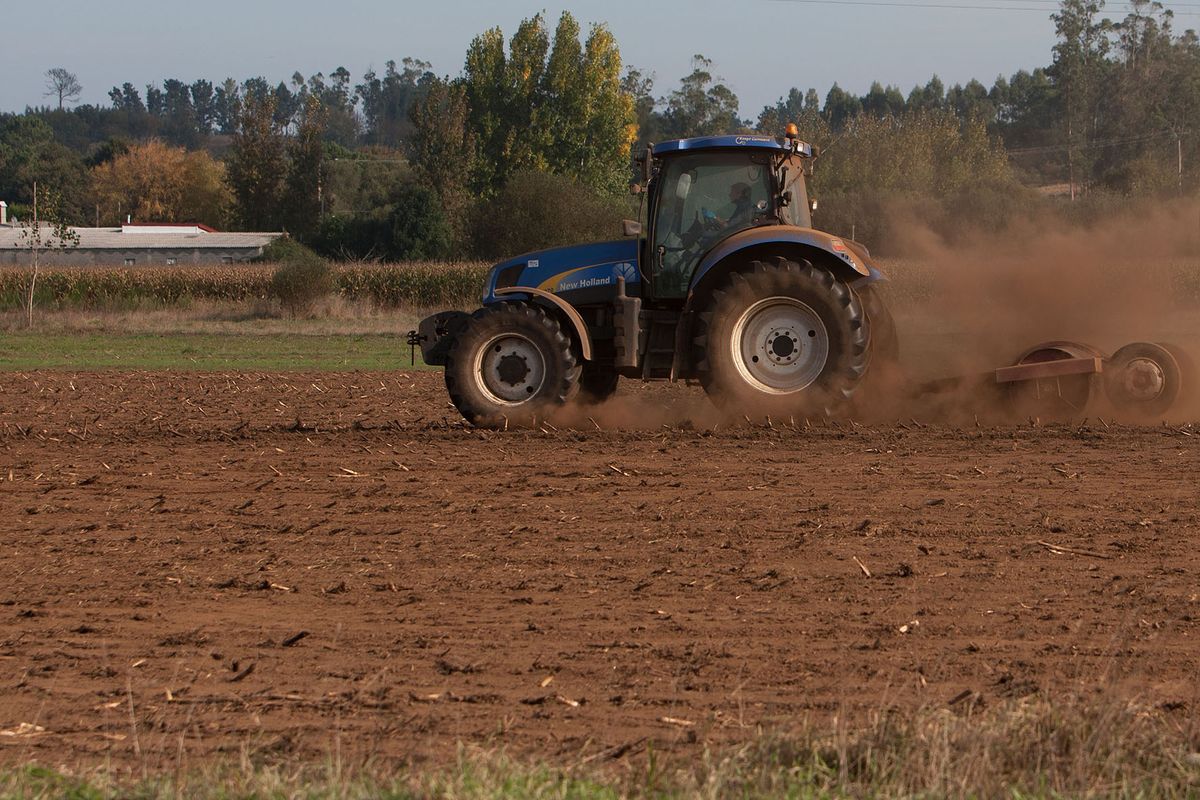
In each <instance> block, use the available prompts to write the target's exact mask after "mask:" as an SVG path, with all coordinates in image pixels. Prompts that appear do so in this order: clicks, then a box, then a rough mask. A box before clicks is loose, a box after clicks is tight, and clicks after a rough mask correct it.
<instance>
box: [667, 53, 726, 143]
mask: <svg viewBox="0 0 1200 800" xmlns="http://www.w3.org/2000/svg"><path fill="white" fill-rule="evenodd" d="M712 64H713V62H712V61H710V60H709V59H707V58H705V57H704V56H702V55H699V54H697V55H694V56H692V72H691V74H690V75H688V76H687V77H686V78H684V79H683V80H682V81H680V85H679V88H678V89H676V90H675V91H673V92H671V94H670V95H668V97H667V111H666V121H667V128H668V133H669V134H670V135H672V136H678V137H685V136H704V135H709V134H717V133H732V132H734V131H736V130H738V129H739V128H741V125H742V123H741V120H740V119H738V98H737V95H736V94H734V93H733V90H732V89H730V88H729V87H728V86H726V85H725V84H724V83H722V82H721V81H719V80H717V79H715V78H714V77H713V74H712V72H710V70H711V69H712Z"/></svg>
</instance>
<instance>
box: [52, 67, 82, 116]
mask: <svg viewBox="0 0 1200 800" xmlns="http://www.w3.org/2000/svg"><path fill="white" fill-rule="evenodd" d="M81 94H83V86H82V85H81V84H80V83H79V79H78V78H76V77H75V74H74V73H71V72H68V71H67V70H65V69H63V68H62V67H55V68H54V69H48V70H46V97H58V110H59V111H62V110H63V104H64V103H66V102H75V101H76V100H78V99H79V96H80V95H81Z"/></svg>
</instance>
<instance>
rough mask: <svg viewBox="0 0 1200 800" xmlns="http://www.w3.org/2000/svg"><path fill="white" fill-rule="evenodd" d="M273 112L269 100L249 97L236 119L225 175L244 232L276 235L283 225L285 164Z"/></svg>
mask: <svg viewBox="0 0 1200 800" xmlns="http://www.w3.org/2000/svg"><path fill="white" fill-rule="evenodd" d="M275 108H276V104H275V100H274V98H273V97H271V96H266V97H261V98H260V97H257V96H255V95H248V96H247V97H245V98H243V100H242V103H241V107H240V111H239V113H238V115H237V117H238V132H237V134H235V135H234V137H233V147H232V148H231V149H230V153H229V161H228V163H227V172H228V180H229V186H230V188H231V189H232V190H233V197H234V215H235V217H236V218H237V221H238V224H239V225H240V226H241V228H242V229H243V230H253V231H277V230H279V229H280V227H281V224H282V221H283V220H282V215H281V213H280V211H281V208H280V196H281V193H282V189H283V182H284V178H285V176H286V174H287V161H286V158H285V153H284V142H283V137H282V136H281V135H280V132H279V127H278V125H277V123H276V122H275V118H274V113H275Z"/></svg>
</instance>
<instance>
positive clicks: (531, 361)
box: [475, 333, 546, 405]
mask: <svg viewBox="0 0 1200 800" xmlns="http://www.w3.org/2000/svg"><path fill="white" fill-rule="evenodd" d="M475 374H476V376H477V377H478V380H479V388H480V389H481V390H483V392H484V394H486V395H488V396H489V397H490V398H491V399H492V400H493V401H495V402H497V403H500V404H503V405H516V404H519V403H524V402H527V401H528V400H530V399H532V398H534V397H536V396H537V394H538V392H539V390H541V388H542V384H543V383H544V382H545V380H546V359H545V358H544V357H543V355H542V352H541V350H540V349H538V347H537V345H535V344H534V343H533V342H532V341H530V340H529V339H528V338H526V337H525V336H523V335H521V334H517V333H506V334H501V335H499V336H495V337H493V338H492V339H490V340H489V341H488V342H487V343H486V344H485V345H484V346H483V347H482V348H480V350H479V355H478V357H477V359H476V362H475Z"/></svg>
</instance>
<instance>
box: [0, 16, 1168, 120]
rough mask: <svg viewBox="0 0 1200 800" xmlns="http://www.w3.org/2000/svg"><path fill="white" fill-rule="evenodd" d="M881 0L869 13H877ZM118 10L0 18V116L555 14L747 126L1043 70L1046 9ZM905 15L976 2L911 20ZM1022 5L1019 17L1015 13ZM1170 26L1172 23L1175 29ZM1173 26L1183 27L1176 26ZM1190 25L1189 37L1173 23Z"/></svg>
mask: <svg viewBox="0 0 1200 800" xmlns="http://www.w3.org/2000/svg"><path fill="white" fill-rule="evenodd" d="M883 1H884V0H880V2H883ZM887 1H888V2H895V3H902V4H904V5H902V6H899V7H897V6H889V5H852V4H842V3H845V2H846V0H837V1H836V2H830V1H829V0H821V1H820V2H802V1H800V0H733V2H729V1H728V0H727V1H726V2H717V1H716V0H649V1H648V2H647V1H646V0H642V2H631V1H630V0H606V1H605V2H599V0H584V1H583V2H576V3H571V4H569V5H567V4H549V3H543V2H540V0H492V1H491V2H484V0H442V2H420V3H417V2H411V0H339V1H338V2H336V3H333V2H329V0H320V1H319V2H318V1H317V0H289V2H286V3H283V2H274V0H266V1H264V0H257V1H256V0H241V2H234V1H233V0H208V1H207V2H205V3H198V4H196V5H194V6H192V5H185V4H182V3H178V2H175V0H124V2H122V3H120V4H115V3H114V4H107V3H104V4H102V3H95V2H92V1H89V2H82V1H81V0H59V2H58V3H56V4H55V6H54V11H53V16H49V15H48V13H47V10H46V7H43V6H39V5H38V4H35V3H11V4H6V6H5V8H4V11H3V13H2V14H0V110H3V111H21V110H23V109H24V108H25V107H26V106H27V105H38V104H43V103H49V102H50V100H49V99H48V98H46V97H44V95H43V93H44V91H45V89H44V85H45V77H44V74H45V72H46V70H48V69H50V68H52V67H64V68H66V69H67V70H69V71H71V72H73V73H75V74H76V75H77V76H78V78H79V81H80V83H81V84H82V85H83V87H84V91H83V96H82V98H81V101H82V102H86V103H96V104H105V105H107V104H108V102H109V101H108V91H109V89H110V88H112V87H113V86H118V85H120V84H122V83H124V82H126V81H129V82H130V83H133V84H134V85H135V86H138V87H139V88H141V89H142V90H143V92H144V88H143V87H144V86H145V85H146V84H147V83H149V82H155V83H161V81H162V80H163V79H164V78H178V79H180V80H184V81H186V82H188V83H190V82H191V81H193V80H196V79H198V78H207V79H209V80H212V81H213V82H214V83H215V82H218V81H220V80H223V79H225V78H226V77H233V78H237V79H238V80H242V79H245V78H248V77H253V76H257V75H262V76H264V77H266V78H267V79H268V80H270V81H271V82H272V83H276V82H278V81H280V80H287V79H289V78H290V77H291V75H292V73H293V72H295V71H297V70H299V71H300V72H302V73H304V74H305V75H309V74H312V73H314V72H324V73H326V74H328V73H329V72H331V71H333V70H334V69H336V68H337V67H339V66H345V67H346V68H347V69H348V70H350V72H351V74H352V75H353V76H354V78H355V82H357V81H358V79H359V78H360V76H361V75H362V74H363V73H364V72H365V71H366V70H367V69H368V68H370V67H374V68H375V69H377V70H380V71H382V68H383V64H384V63H385V62H386V61H388V60H389V59H394V60H396V61H397V62H399V61H400V60H401V59H403V58H404V57H405V56H412V57H416V58H420V59H423V60H425V61H429V62H431V63H432V65H433V70H434V71H435V72H437V73H438V74H442V75H457V74H458V73H459V72H460V71H461V69H462V64H463V57H464V54H465V52H466V48H467V45H468V44H469V43H470V41H471V39H472V38H473V37H474V36H475V35H477V34H478V33H480V32H481V31H483V30H485V29H487V28H490V27H493V26H499V27H500V28H501V29H502V30H503V31H504V33H505V36H506V37H507V36H509V35H511V34H512V32H513V31H514V30H515V29H516V27H517V25H518V24H519V23H520V21H521V20H522V19H524V18H526V17H530V16H532V15H533V14H536V13H538V12H539V11H545V12H546V14H547V16H548V17H549V20H550V25H551V27H553V24H554V22H555V21H556V20H557V19H558V16H559V15H560V14H561V13H562V12H563V11H564V10H570V11H571V13H572V14H574V15H575V17H576V19H578V20H579V21H580V23H581V24H582V25H583V26H584V28H585V30H586V27H587V26H588V25H589V24H591V23H597V22H602V23H605V24H607V25H608V26H609V28H610V29H611V30H612V31H613V33H614V35H615V36H616V39H617V43H618V45H619V46H620V48H621V54H622V57H623V60H624V62H625V64H626V65H632V66H636V67H638V68H639V69H641V70H642V71H643V72H651V73H653V74H654V75H655V77H656V83H655V93H656V95H659V96H661V95H665V94H666V93H668V92H669V91H670V90H671V89H672V88H674V87H675V86H676V85H677V83H678V80H679V78H681V77H683V76H684V75H686V74H687V73H689V72H690V71H691V59H692V56H693V55H694V54H697V53H699V54H703V55H704V56H706V57H708V58H709V59H711V60H712V61H713V62H714V65H713V72H714V73H715V74H716V75H717V76H719V77H720V78H721V79H723V80H724V82H725V83H726V84H727V85H728V86H729V87H730V88H732V89H733V90H734V92H735V93H736V94H737V95H738V97H739V99H740V101H741V110H742V115H743V116H744V117H751V118H752V117H757V115H758V113H759V111H761V110H762V108H763V106H764V105H767V104H771V103H774V102H775V101H776V100H777V99H779V98H780V97H781V96H783V95H785V94H786V93H787V91H788V90H789V89H790V88H792V87H793V86H795V87H799V88H801V89H806V88H808V87H810V86H811V87H814V88H816V89H817V91H818V92H819V93H820V94H821V96H822V98H824V95H825V93H826V92H827V91H828V90H829V87H830V86H831V85H832V84H833V83H834V82H835V81H836V82H837V83H838V84H840V85H841V86H842V88H844V89H847V90H850V91H853V92H856V93H859V94H862V93H865V92H866V90H867V89H868V88H869V87H870V85H871V82H872V81H874V80H879V81H881V82H883V83H885V84H886V83H892V84H896V85H898V86H899V87H900V88H901V89H902V91H904V93H905V94H907V92H908V91H909V89H911V88H912V87H913V86H914V85H917V84H921V85H923V84H924V83H925V82H926V81H928V80H929V78H930V76H932V75H933V74H935V73H936V74H937V75H938V76H939V77H940V78H941V79H942V81H943V83H945V84H946V85H947V86H951V85H953V84H955V83H965V82H966V81H968V80H970V79H971V78H978V79H979V80H981V81H982V82H983V83H984V84H985V85H987V86H991V84H992V82H993V81H994V80H995V78H996V77H997V76H998V75H1004V76H1009V75H1011V74H1012V73H1014V72H1016V71H1017V70H1020V69H1033V68H1035V67H1039V66H1045V65H1047V64H1049V63H1050V48H1051V47H1052V46H1053V44H1054V26H1053V23H1052V22H1051V21H1050V18H1049V16H1050V13H1051V12H1052V11H1053V10H1054V7H1055V6H1054V3H1053V1H1052V0H887ZM916 3H926V4H933V3H936V4H960V5H965V4H969V5H975V6H979V5H989V6H997V7H1002V8H1001V10H990V9H980V8H970V9H962V8H937V9H934V8H923V7H917V6H916V5H914V4H916ZM1026 8H1032V9H1033V10H1029V11H1026V10H1017V9H1026ZM1182 21H1184V20H1183V19H1181V22H1182ZM1179 27H1184V25H1180V26H1179ZM1189 27H1190V25H1189Z"/></svg>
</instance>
